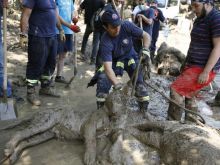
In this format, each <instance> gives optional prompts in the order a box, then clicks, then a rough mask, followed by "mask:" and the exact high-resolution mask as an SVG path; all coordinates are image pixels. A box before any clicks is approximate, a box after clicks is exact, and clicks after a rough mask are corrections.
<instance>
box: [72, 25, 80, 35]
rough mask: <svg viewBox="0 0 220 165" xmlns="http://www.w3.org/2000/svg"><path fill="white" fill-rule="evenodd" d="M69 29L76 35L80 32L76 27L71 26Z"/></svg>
mask: <svg viewBox="0 0 220 165" xmlns="http://www.w3.org/2000/svg"><path fill="white" fill-rule="evenodd" d="M70 29H71V30H72V31H73V32H74V33H78V32H80V27H79V26H77V25H71V26H70Z"/></svg>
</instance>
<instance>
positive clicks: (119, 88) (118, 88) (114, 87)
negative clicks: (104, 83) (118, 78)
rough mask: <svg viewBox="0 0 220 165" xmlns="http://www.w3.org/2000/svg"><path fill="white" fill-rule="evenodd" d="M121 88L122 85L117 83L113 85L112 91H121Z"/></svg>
mask: <svg viewBox="0 0 220 165" xmlns="http://www.w3.org/2000/svg"><path fill="white" fill-rule="evenodd" d="M122 88H123V84H122V83H118V84H115V85H114V86H113V89H114V90H121V89H122Z"/></svg>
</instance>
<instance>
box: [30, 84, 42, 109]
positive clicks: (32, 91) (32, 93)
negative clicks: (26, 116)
mask: <svg viewBox="0 0 220 165" xmlns="http://www.w3.org/2000/svg"><path fill="white" fill-rule="evenodd" d="M27 100H28V101H29V102H30V103H31V104H32V105H35V106H40V105H41V101H40V100H39V98H38V96H37V93H36V90H35V87H34V86H27Z"/></svg>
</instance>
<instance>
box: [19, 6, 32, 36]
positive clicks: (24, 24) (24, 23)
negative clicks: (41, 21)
mask: <svg viewBox="0 0 220 165" xmlns="http://www.w3.org/2000/svg"><path fill="white" fill-rule="evenodd" d="M31 12H32V9H30V8H26V7H24V8H23V10H22V13H21V20H20V29H21V33H24V34H26V33H27V31H28V21H29V18H30V15H31Z"/></svg>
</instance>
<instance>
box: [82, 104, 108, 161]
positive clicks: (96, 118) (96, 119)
mask: <svg viewBox="0 0 220 165" xmlns="http://www.w3.org/2000/svg"><path fill="white" fill-rule="evenodd" d="M103 108H104V107H103ZM106 122H107V123H108V122H109V119H108V115H107V114H106V112H105V110H104V109H102V110H100V111H96V112H95V113H93V114H92V115H91V116H90V117H89V119H88V120H87V121H86V123H85V125H84V126H83V128H82V129H83V136H84V139H85V154H84V163H85V164H86V165H95V164H96V161H97V160H96V156H97V154H96V151H97V143H96V137H97V134H96V131H97V127H103V126H105V124H106Z"/></svg>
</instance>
